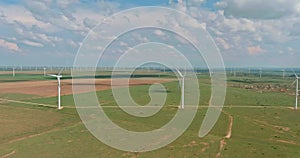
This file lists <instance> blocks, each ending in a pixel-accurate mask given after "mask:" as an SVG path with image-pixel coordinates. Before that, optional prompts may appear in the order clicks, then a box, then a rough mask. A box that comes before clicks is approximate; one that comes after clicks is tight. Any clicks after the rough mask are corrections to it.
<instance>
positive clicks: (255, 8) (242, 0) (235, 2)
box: [216, 0, 300, 19]
mask: <svg viewBox="0 0 300 158" xmlns="http://www.w3.org/2000/svg"><path fill="white" fill-rule="evenodd" d="M299 5H300V1H299V0H270V1H262V0H222V1H221V2H217V3H216V6H218V7H220V8H222V9H224V11H225V12H224V13H225V15H226V16H234V17H239V18H240V17H244V18H254V19H274V18H280V17H284V16H287V15H292V14H299V13H300V11H299Z"/></svg>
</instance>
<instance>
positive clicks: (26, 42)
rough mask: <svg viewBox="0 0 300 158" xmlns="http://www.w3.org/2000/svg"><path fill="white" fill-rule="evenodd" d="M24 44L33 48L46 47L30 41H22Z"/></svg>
mask: <svg viewBox="0 0 300 158" xmlns="http://www.w3.org/2000/svg"><path fill="white" fill-rule="evenodd" d="M22 43H24V44H26V45H29V46H32V47H43V46H44V45H43V44H41V43H38V42H33V41H29V40H24V41H22Z"/></svg>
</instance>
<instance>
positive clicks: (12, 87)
mask: <svg viewBox="0 0 300 158" xmlns="http://www.w3.org/2000/svg"><path fill="white" fill-rule="evenodd" d="M118 80H120V84H118V86H119V87H124V86H126V84H123V81H125V79H118ZM172 80H173V79H153V78H143V79H142V78H141V79H130V86H133V85H147V84H154V83H164V82H169V81H172ZM90 81H91V80H89V79H80V83H79V84H78V85H79V86H80V87H82V88H80V92H81V93H85V92H89V91H90V88H91V87H92V86H94V85H93V84H89V83H91V82H90ZM95 89H96V91H99V90H108V89H111V79H95ZM1 92H5V93H21V94H31V95H38V96H45V97H51V96H57V81H56V80H49V81H23V82H6V83H0V93H1ZM72 93H73V92H72V80H71V79H68V80H62V81H61V94H62V95H69V94H72Z"/></svg>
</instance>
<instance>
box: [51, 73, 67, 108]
mask: <svg viewBox="0 0 300 158" xmlns="http://www.w3.org/2000/svg"><path fill="white" fill-rule="evenodd" d="M63 69H64V68H63ZM63 69H61V70H60V72H59V73H58V74H57V75H53V74H48V76H52V77H56V78H57V99H58V101H57V104H58V110H61V109H63V107H62V106H61V103H60V93H61V87H60V79H61V78H62V75H61V74H60V73H61V72H62V71H63Z"/></svg>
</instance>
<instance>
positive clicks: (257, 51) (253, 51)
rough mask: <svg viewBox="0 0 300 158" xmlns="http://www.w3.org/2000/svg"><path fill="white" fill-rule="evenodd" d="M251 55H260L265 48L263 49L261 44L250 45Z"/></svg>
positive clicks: (249, 51)
mask: <svg viewBox="0 0 300 158" xmlns="http://www.w3.org/2000/svg"><path fill="white" fill-rule="evenodd" d="M247 49H248V53H249V55H252V56H253V55H259V54H261V53H263V52H264V51H265V50H263V49H262V48H261V47H260V46H259V45H258V46H249V47H248V48H247Z"/></svg>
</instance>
